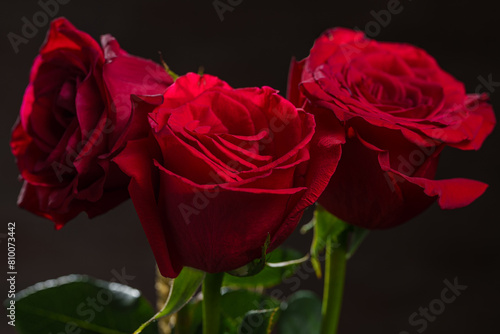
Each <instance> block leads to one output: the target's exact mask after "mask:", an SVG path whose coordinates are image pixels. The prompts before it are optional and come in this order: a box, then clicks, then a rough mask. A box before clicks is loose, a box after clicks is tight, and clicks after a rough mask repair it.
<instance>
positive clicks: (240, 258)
mask: <svg viewBox="0 0 500 334" xmlns="http://www.w3.org/2000/svg"><path fill="white" fill-rule="evenodd" d="M133 113H134V117H135V118H136V120H135V121H134V122H137V123H140V122H145V121H146V120H147V116H146V115H147V114H149V121H150V123H151V127H152V130H153V131H152V132H151V134H150V136H149V137H148V138H144V139H141V140H135V141H129V142H128V144H127V146H126V148H125V150H123V151H122V152H121V153H120V154H119V155H118V156H117V157H116V158H115V159H114V161H115V162H117V163H118V165H119V166H120V168H121V169H122V170H123V171H124V172H125V173H126V174H127V175H129V176H130V177H131V178H132V181H131V183H130V186H129V192H130V196H131V198H132V201H133V202H134V206H135V208H136V211H137V213H138V215H139V218H140V220H141V222H142V225H143V227H144V230H145V232H146V234H147V237H148V239H149V242H150V244H151V247H152V248H153V251H154V253H155V256H156V260H157V263H158V266H159V268H160V270H161V272H162V274H163V275H164V276H168V277H175V276H177V274H178V273H179V271H180V270H181V269H182V267H183V266H189V267H193V268H198V269H201V270H204V271H206V272H224V271H228V270H232V269H236V268H239V267H241V266H243V265H245V264H247V263H249V262H251V261H252V260H254V259H256V258H259V257H260V256H261V251H262V246H263V245H264V243H265V241H266V238H267V236H268V234H269V235H270V237H271V244H270V247H269V249H268V250H272V249H274V248H276V247H277V246H278V245H279V244H280V243H282V242H283V241H284V239H285V238H286V237H287V236H288V235H290V233H291V232H292V231H293V230H294V228H295V227H296V225H297V224H298V222H299V220H300V218H301V216H302V213H303V211H304V209H305V208H306V207H308V206H309V205H311V204H313V203H314V202H315V201H316V200H317V198H318V196H319V195H320V194H321V192H322V191H323V190H324V188H325V187H326V185H327V183H328V181H329V179H330V177H331V175H332V174H333V172H334V170H335V168H336V166H337V161H338V157H339V153H340V145H339V144H340V142H342V140H343V134H341V135H339V136H337V135H336V134H332V133H319V134H318V135H317V136H316V137H315V139H314V140H312V137H313V134H314V132H315V129H314V128H315V121H314V118H313V116H312V115H311V114H308V113H305V112H304V111H303V110H300V109H299V110H298V109H296V108H295V107H294V106H293V105H292V104H291V103H290V102H288V101H287V100H285V99H284V98H282V97H280V96H279V95H278V94H277V92H276V91H275V90H273V89H271V88H269V87H264V88H244V89H233V88H231V87H230V86H229V85H228V84H227V83H225V82H223V81H221V80H219V79H218V78H216V77H213V76H210V75H203V76H199V75H197V74H192V73H190V74H187V75H185V76H183V77H180V78H179V79H177V81H176V82H175V83H174V84H173V85H172V86H170V87H169V88H168V89H167V91H166V92H165V94H164V95H163V99H161V97H157V98H151V97H150V98H144V97H143V98H142V100H140V99H138V102H137V104H136V105H134V107H133ZM334 125H335V124H331V127H334Z"/></svg>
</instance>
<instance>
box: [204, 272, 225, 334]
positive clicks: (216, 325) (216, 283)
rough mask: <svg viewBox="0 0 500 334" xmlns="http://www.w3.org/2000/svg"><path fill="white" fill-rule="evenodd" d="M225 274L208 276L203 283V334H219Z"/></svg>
mask: <svg viewBox="0 0 500 334" xmlns="http://www.w3.org/2000/svg"><path fill="white" fill-rule="evenodd" d="M223 278H224V273H217V274H208V273H207V275H206V276H205V280H204V281H203V286H202V292H203V304H202V310H203V334H219V330H220V317H221V304H220V302H221V294H220V288H221V286H222V279H223Z"/></svg>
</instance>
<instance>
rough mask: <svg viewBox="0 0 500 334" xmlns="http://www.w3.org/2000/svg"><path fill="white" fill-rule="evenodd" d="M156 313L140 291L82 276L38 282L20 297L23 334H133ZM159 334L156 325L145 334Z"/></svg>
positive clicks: (19, 326) (19, 324) (18, 325)
mask: <svg viewBox="0 0 500 334" xmlns="http://www.w3.org/2000/svg"><path fill="white" fill-rule="evenodd" d="M153 314H154V309H153V307H152V306H151V305H150V304H149V303H148V301H147V300H146V299H145V298H144V297H142V295H141V293H140V292H139V291H138V290H136V289H133V288H131V287H128V286H125V285H121V284H118V283H109V282H105V281H101V280H96V279H93V278H90V277H88V276H80V275H70V276H65V277H60V278H58V279H53V280H49V281H46V282H41V283H37V284H35V285H34V286H31V287H29V288H27V289H25V290H22V291H20V292H19V293H18V295H17V298H16V315H17V318H16V320H17V321H16V329H17V331H18V332H19V333H21V334H40V333H79V334H96V333H97V334H130V333H131V332H132V331H133V330H134V329H135V328H137V326H139V325H140V324H141V323H142V322H144V321H146V320H147V319H148V318H149V317H151V316H152V315H153ZM157 332H158V330H157V328H156V325H155V326H151V327H150V328H148V331H146V332H144V333H145V334H146V333H147V334H153V333H157Z"/></svg>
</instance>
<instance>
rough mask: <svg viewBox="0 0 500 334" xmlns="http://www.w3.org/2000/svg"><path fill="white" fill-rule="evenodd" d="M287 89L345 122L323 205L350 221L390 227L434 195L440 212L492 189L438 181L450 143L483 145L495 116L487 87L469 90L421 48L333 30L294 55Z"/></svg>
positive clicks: (320, 111) (291, 95)
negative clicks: (307, 50)
mask: <svg viewBox="0 0 500 334" xmlns="http://www.w3.org/2000/svg"><path fill="white" fill-rule="evenodd" d="M288 94H289V99H290V100H291V101H292V102H293V103H295V104H296V105H297V106H300V107H305V110H306V111H308V112H311V113H313V114H315V115H322V117H332V118H334V119H336V120H339V121H340V122H341V123H342V125H343V126H344V129H345V130H344V131H345V133H346V138H347V139H346V143H345V144H344V145H343V147H342V152H343V153H342V158H341V160H340V163H339V166H338V169H337V172H336V173H335V175H334V176H333V178H332V180H331V182H330V183H329V185H328V187H327V189H326V191H325V192H324V193H323V195H322V196H321V198H320V199H319V203H320V204H321V205H323V206H324V207H325V208H326V209H327V210H328V211H330V212H331V213H333V214H334V215H336V216H338V217H339V218H341V219H342V220H344V221H346V222H348V223H351V224H354V225H358V226H361V227H364V228H369V229H375V228H388V227H392V226H395V225H398V224H401V223H403V222H405V221H407V220H409V219H411V218H412V217H414V216H416V215H417V214H419V213H421V212H422V211H423V210H425V209H426V208H427V207H428V206H429V205H431V204H432V203H433V202H434V201H436V200H437V201H438V203H439V206H440V207H441V208H443V209H454V208H460V207H464V206H467V205H469V204H470V203H472V202H473V201H474V200H475V199H477V198H478V197H479V196H480V195H481V194H482V193H483V192H484V191H485V190H486V188H487V185H486V184H484V183H481V182H478V181H473V180H468V179H463V178H455V179H447V180H435V179H434V177H435V174H436V169H437V165H438V159H439V156H440V154H441V152H442V150H443V149H444V147H446V146H451V147H455V148H458V149H461V150H472V149H474V150H477V149H479V148H480V147H481V145H482V143H483V141H484V140H485V138H486V137H487V136H488V135H489V134H490V133H491V131H492V130H493V127H494V126H495V123H496V120H495V115H494V113H493V110H492V107H491V105H490V104H489V103H488V97H487V96H486V95H485V94H471V95H467V94H466V92H465V89H464V85H463V84H462V83H461V82H459V81H457V80H456V79H455V78H453V77H452V76H451V75H450V74H448V73H446V72H445V71H443V70H442V69H441V68H440V67H439V66H438V64H437V63H436V61H435V60H434V59H433V58H432V57H431V56H429V55H428V54H427V53H426V52H425V51H423V50H421V49H419V48H417V47H414V46H411V45H407V44H398V43H383V42H377V41H374V40H370V39H368V38H366V37H365V36H364V35H363V34H362V33H361V32H355V31H352V30H347V29H332V30H328V31H327V32H325V33H324V34H323V35H322V36H321V37H320V38H319V39H318V40H317V41H316V42H315V44H314V47H313V48H312V49H311V53H310V55H309V56H308V57H307V58H306V59H304V60H302V61H300V62H295V61H292V66H291V71H290V76H289V91H288ZM318 125H319V126H320V127H323V126H327V125H326V124H322V123H318Z"/></svg>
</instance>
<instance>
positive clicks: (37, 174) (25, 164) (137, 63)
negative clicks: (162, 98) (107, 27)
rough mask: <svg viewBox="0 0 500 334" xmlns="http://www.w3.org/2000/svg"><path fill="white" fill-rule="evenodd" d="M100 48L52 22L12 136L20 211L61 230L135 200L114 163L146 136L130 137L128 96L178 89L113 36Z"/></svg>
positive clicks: (70, 28)
mask: <svg viewBox="0 0 500 334" xmlns="http://www.w3.org/2000/svg"><path fill="white" fill-rule="evenodd" d="M101 44H102V47H101V46H99V44H98V43H97V42H96V41H95V40H94V39H92V38H91V37H90V36H89V35H87V34H86V33H84V32H81V31H79V30H77V29H76V28H75V27H74V26H73V25H72V24H71V23H69V22H68V21H67V20H66V19H64V18H59V19H56V20H54V21H53V22H52V24H51V27H50V31H49V33H48V36H47V39H46V41H45V43H44V45H43V46H42V48H41V50H40V54H39V55H38V56H37V57H36V59H35V62H34V64H33V68H32V69H31V75H30V82H29V85H28V87H27V88H26V92H25V94H24V98H23V103H22V107H21V112H20V117H19V119H18V120H17V122H16V124H15V125H14V128H13V131H12V139H11V149H12V152H13V154H14V156H15V157H16V161H17V166H18V168H19V171H20V176H21V178H22V179H23V180H24V184H23V187H22V190H21V192H20V194H19V198H18V204H19V206H20V207H22V208H24V209H26V210H29V211H31V212H33V213H35V214H37V215H39V216H42V217H45V218H48V219H50V220H52V221H54V222H55V223H56V227H57V228H60V227H62V226H63V225H64V224H65V223H66V222H67V221H69V220H70V219H72V218H74V217H75V216H77V215H78V214H79V213H80V212H82V211H84V212H86V213H87V214H88V216H89V217H94V216H96V215H98V214H101V213H104V212H106V211H108V210H110V209H112V208H113V207H115V206H116V205H118V204H119V203H121V202H122V201H124V200H125V199H127V198H128V197H129V196H128V192H127V185H128V182H129V178H128V177H127V176H126V175H125V174H124V173H122V172H121V171H120V169H119V168H118V167H117V166H116V165H115V164H114V163H112V162H111V159H112V158H113V157H114V156H115V155H116V154H117V153H118V152H119V151H120V149H122V148H123V146H124V142H125V141H126V140H127V139H128V138H134V136H137V135H140V133H141V129H139V128H134V131H129V128H130V120H131V111H130V110H131V106H130V104H131V102H130V94H162V93H163V92H164V91H165V89H166V88H167V87H168V86H169V85H170V84H171V83H172V79H171V78H170V77H169V76H168V75H167V74H166V73H165V71H164V69H163V68H162V67H161V66H159V65H157V64H155V63H153V62H151V61H149V60H145V59H141V58H137V57H134V56H131V55H128V54H127V53H126V52H125V51H123V50H122V49H121V48H120V46H119V45H118V43H117V42H116V40H115V39H114V38H113V37H112V36H110V35H104V36H102V38H101Z"/></svg>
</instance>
